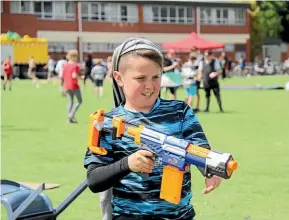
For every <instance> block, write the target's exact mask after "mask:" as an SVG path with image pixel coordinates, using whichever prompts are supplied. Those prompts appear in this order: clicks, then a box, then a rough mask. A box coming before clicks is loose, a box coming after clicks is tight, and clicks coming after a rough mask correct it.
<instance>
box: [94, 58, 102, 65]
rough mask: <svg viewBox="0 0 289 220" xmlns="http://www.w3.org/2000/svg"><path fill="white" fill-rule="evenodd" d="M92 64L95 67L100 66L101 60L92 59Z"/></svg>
mask: <svg viewBox="0 0 289 220" xmlns="http://www.w3.org/2000/svg"><path fill="white" fill-rule="evenodd" d="M93 62H94V64H95V65H100V64H101V63H102V59H94V60H93Z"/></svg>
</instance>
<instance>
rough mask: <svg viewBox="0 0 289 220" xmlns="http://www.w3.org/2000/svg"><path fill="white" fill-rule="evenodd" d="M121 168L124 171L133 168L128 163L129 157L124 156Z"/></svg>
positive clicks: (129, 170)
mask: <svg viewBox="0 0 289 220" xmlns="http://www.w3.org/2000/svg"><path fill="white" fill-rule="evenodd" d="M121 160H122V161H121V170H122V171H124V172H131V169H130V168H129V165H128V157H124V158H122V159H121Z"/></svg>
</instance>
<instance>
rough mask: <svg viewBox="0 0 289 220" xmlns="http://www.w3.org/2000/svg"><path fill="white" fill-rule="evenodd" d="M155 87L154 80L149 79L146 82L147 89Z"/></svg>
mask: <svg viewBox="0 0 289 220" xmlns="http://www.w3.org/2000/svg"><path fill="white" fill-rule="evenodd" d="M153 88H154V85H153V82H151V81H147V82H146V84H145V89H153Z"/></svg>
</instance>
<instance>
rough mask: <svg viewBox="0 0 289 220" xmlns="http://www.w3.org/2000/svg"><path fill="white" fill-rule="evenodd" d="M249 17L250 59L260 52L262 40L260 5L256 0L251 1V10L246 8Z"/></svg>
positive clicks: (252, 59) (262, 28)
mask: <svg viewBox="0 0 289 220" xmlns="http://www.w3.org/2000/svg"><path fill="white" fill-rule="evenodd" d="M248 13H249V15H250V18H251V29H250V35H251V61H254V59H255V57H256V56H257V55H259V54H260V53H261V52H262V46H263V42H264V27H263V24H262V22H261V14H260V7H259V6H258V4H257V2H256V1H252V2H251V10H248Z"/></svg>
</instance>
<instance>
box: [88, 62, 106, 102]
mask: <svg viewBox="0 0 289 220" xmlns="http://www.w3.org/2000/svg"><path fill="white" fill-rule="evenodd" d="M94 64H95V66H94V67H93V68H92V70H91V77H92V78H93V80H94V84H95V93H96V95H97V96H98V97H102V96H103V80H104V78H105V76H106V71H107V69H106V68H105V67H104V66H103V65H102V60H101V59H95V60H94Z"/></svg>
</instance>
